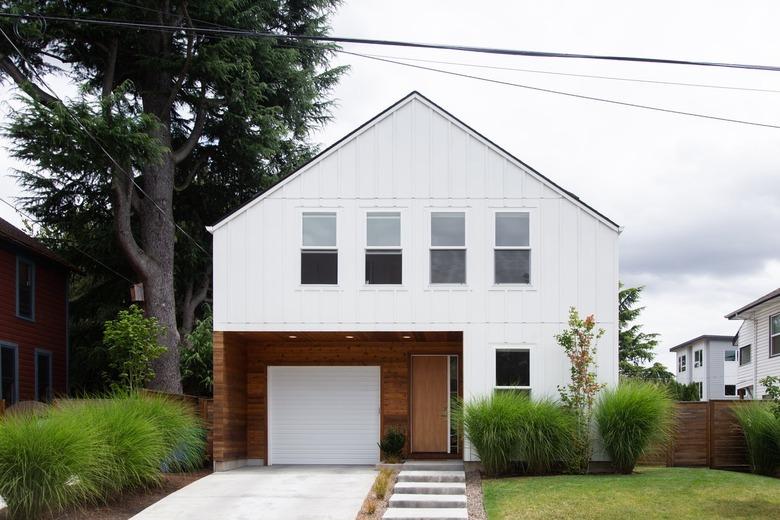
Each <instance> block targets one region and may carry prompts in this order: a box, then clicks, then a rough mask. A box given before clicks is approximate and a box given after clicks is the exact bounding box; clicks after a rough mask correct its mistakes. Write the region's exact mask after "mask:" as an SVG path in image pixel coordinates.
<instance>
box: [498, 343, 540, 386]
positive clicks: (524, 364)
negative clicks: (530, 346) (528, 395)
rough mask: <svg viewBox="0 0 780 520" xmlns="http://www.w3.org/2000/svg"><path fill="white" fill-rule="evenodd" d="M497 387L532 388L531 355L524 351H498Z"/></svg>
mask: <svg viewBox="0 0 780 520" xmlns="http://www.w3.org/2000/svg"><path fill="white" fill-rule="evenodd" d="M495 386H496V387H498V388H530V386H531V353H530V352H529V351H528V350H523V349H496V385H495Z"/></svg>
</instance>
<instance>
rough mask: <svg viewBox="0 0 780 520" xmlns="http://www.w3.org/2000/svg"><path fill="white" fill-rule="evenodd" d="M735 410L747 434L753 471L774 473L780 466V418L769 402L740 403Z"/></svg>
mask: <svg viewBox="0 0 780 520" xmlns="http://www.w3.org/2000/svg"><path fill="white" fill-rule="evenodd" d="M733 410H734V415H735V416H736V417H737V421H739V424H740V426H742V432H743V433H744V435H745V441H746V443H747V448H748V456H749V458H750V466H751V468H752V470H753V472H754V473H758V474H761V475H774V474H775V472H776V471H777V470H778V467H779V466H780V419H778V418H777V417H775V415H774V414H773V413H772V408H771V405H770V404H769V403H764V402H760V401H753V402H749V403H739V404H738V405H735V406H734V408H733Z"/></svg>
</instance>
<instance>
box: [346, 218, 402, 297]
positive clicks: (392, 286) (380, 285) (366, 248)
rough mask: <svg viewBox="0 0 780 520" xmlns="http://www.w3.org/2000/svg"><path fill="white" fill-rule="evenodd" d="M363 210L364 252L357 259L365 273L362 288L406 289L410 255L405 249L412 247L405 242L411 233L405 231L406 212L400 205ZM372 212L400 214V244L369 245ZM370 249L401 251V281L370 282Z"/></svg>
mask: <svg viewBox="0 0 780 520" xmlns="http://www.w3.org/2000/svg"><path fill="white" fill-rule="evenodd" d="M361 209H362V210H363V233H362V237H361V242H359V245H360V247H358V252H362V256H361V258H360V259H358V261H357V265H358V266H360V267H361V268H362V269H361V272H362V273H363V282H362V284H359V285H361V286H362V287H361V288H360V290H371V289H404V287H405V285H406V280H407V279H408V274H409V266H408V265H407V260H408V258H407V257H408V256H409V255H407V254H404V251H407V250H410V248H408V247H405V246H406V245H407V244H406V243H405V242H406V241H405V238H406V236H407V235H409V234H410V233H404V223H405V222H406V221H407V220H408V219H407V218H406V216H405V214H406V212H405V211H404V210H402V209H401V208H398V207H383V206H373V207H366V208H361ZM372 213H393V214H397V215H398V233H399V236H398V245H397V246H369V245H368V216H369V215H370V214H372ZM369 251H373V252H382V251H387V252H400V254H401V283H368V275H367V273H366V257H367V255H368V252H369Z"/></svg>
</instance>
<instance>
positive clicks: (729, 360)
mask: <svg viewBox="0 0 780 520" xmlns="http://www.w3.org/2000/svg"><path fill="white" fill-rule="evenodd" d="M729 352H733V353H734V359H726V357H727V356H728V354H729ZM734 361H737V349H733V348H727V349H726V350H724V351H723V362H724V363H732V362H734Z"/></svg>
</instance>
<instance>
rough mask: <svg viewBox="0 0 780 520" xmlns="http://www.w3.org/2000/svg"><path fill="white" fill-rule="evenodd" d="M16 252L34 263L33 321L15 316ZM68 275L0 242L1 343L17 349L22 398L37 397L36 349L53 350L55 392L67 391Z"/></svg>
mask: <svg viewBox="0 0 780 520" xmlns="http://www.w3.org/2000/svg"><path fill="white" fill-rule="evenodd" d="M17 255H21V256H23V257H24V258H26V259H28V260H31V261H33V262H34V263H35V300H34V301H35V314H34V316H35V320H34V321H30V320H26V319H23V318H19V317H18V316H17V315H16V258H17ZM67 278H68V273H67V271H66V270H65V269H64V268H63V267H60V266H58V265H56V264H53V263H51V262H49V261H46V260H43V259H41V258H39V257H36V256H35V255H30V254H29V253H27V254H26V253H25V252H24V251H20V250H17V249H15V248H12V247H11V246H9V245H7V244H5V243H2V242H0V343H4V344H11V345H13V346H15V347H16V348H17V356H18V366H19V374H18V378H19V400H22V401H27V400H33V399H35V349H43V350H47V351H49V352H51V354H52V386H53V392H54V394H55V395H63V394H65V393H67V390H68V389H67V364H68V361H67V323H66V322H67V293H66V291H67ZM6 404H8V400H6Z"/></svg>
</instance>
